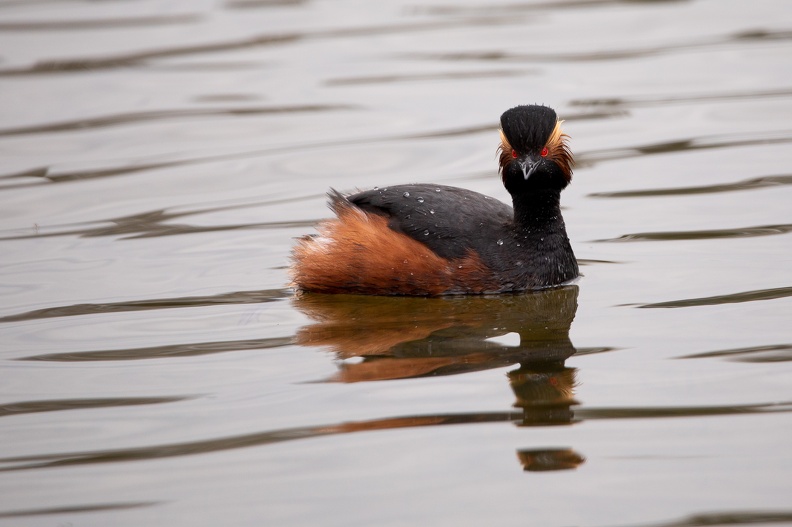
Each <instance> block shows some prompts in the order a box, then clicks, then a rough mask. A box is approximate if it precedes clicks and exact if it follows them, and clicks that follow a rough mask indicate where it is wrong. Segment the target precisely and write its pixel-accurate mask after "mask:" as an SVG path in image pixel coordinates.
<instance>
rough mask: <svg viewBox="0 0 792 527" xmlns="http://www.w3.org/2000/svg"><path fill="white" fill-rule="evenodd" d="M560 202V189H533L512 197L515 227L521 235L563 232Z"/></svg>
mask: <svg viewBox="0 0 792 527" xmlns="http://www.w3.org/2000/svg"><path fill="white" fill-rule="evenodd" d="M560 202H561V190H560V189H541V190H536V189H534V190H532V191H531V192H526V193H520V194H517V195H513V196H512V204H513V206H514V224H515V227H517V230H518V231H520V232H522V233H523V234H530V233H541V232H544V233H551V232H558V230H561V231H565V228H564V219H563V218H562V217H561V204H560Z"/></svg>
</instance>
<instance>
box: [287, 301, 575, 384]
mask: <svg viewBox="0 0 792 527" xmlns="http://www.w3.org/2000/svg"><path fill="white" fill-rule="evenodd" d="M577 295H578V288H577V286H566V287H562V288H556V289H547V290H542V291H535V292H532V293H526V294H521V295H500V296H475V297H441V298H408V297H398V298H393V297H375V296H347V295H311V294H306V295H301V296H297V297H295V298H294V301H293V302H294V305H295V307H296V308H297V309H299V310H300V311H302V312H303V313H305V314H306V315H308V316H309V317H310V318H312V319H313V320H315V321H316V322H315V323H313V324H310V325H307V326H305V327H303V328H301V329H300V330H299V332H298V333H297V342H298V343H299V344H301V345H304V346H326V347H328V348H329V349H330V350H332V351H334V352H335V353H336V355H337V356H338V358H340V359H349V358H352V357H361V358H363V361H362V362H358V363H351V362H344V363H342V364H341V365H340V371H339V373H338V375H337V376H335V377H334V378H333V379H332V380H336V381H342V382H357V381H372V380H385V379H400V378H409V377H420V376H424V375H443V374H451V373H459V372H465V371H475V370H486V369H491V368H498V367H505V366H509V365H511V364H515V363H560V362H563V361H564V360H565V359H566V358H567V357H569V356H570V355H572V354H574V353H575V348H574V347H573V346H572V342H571V341H570V340H569V327H570V325H571V323H572V320H573V319H574V317H575V310H576V309H577ZM504 336H506V338H504ZM510 337H514V338H513V339H511V338H510ZM509 340H513V341H514V342H508V341H509ZM503 341H507V342H503Z"/></svg>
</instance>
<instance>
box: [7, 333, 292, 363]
mask: <svg viewBox="0 0 792 527" xmlns="http://www.w3.org/2000/svg"><path fill="white" fill-rule="evenodd" d="M292 344H294V338H293V337H270V338H261V339H248V340H226V341H218V342H189V343H187V344H169V345H165V346H151V347H147V348H127V349H112V350H97V351H74V352H66V353H46V354H42V355H32V356H30V357H21V358H19V359H16V360H21V361H44V362H104V361H127V360H149V359H172V358H174V357H196V356H199V355H210V354H214V353H225V352H228V351H248V350H258V349H272V348H280V347H283V346H290V345H292Z"/></svg>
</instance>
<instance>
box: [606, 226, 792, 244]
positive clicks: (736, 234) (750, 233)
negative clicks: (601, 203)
mask: <svg viewBox="0 0 792 527" xmlns="http://www.w3.org/2000/svg"><path fill="white" fill-rule="evenodd" d="M788 232H792V224H781V225H759V226H755V227H737V228H733V229H708V230H699V231H666V232H638V233H634V234H624V235H622V236H619V237H618V238H606V239H602V240H594V241H595V242H645V241H653V242H667V241H683V240H719V239H723V238H753V237H756V236H774V235H776V234H786V233H788Z"/></svg>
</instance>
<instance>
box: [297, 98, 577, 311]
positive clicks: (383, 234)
mask: <svg viewBox="0 0 792 527" xmlns="http://www.w3.org/2000/svg"><path fill="white" fill-rule="evenodd" d="M566 138H567V136H566V135H565V134H563V133H562V132H561V129H560V122H559V121H557V120H556V115H555V112H554V111H553V110H552V109H550V108H547V107H544V106H518V107H516V108H512V109H511V110H508V111H507V112H505V113H504V114H503V116H501V145H500V148H499V150H500V169H501V173H502V177H503V183H504V185H505V187H506V189H507V190H508V191H509V193H510V194H511V195H512V202H513V205H514V207H509V206H508V205H505V204H504V203H501V202H500V201H498V200H496V199H494V198H490V197H488V196H484V195H482V194H479V193H477V192H472V191H470V190H465V189H461V188H456V187H448V186H443V185H428V184H417V185H397V186H392V187H387V188H381V189H373V190H368V191H365V192H360V193H357V194H353V195H351V196H343V195H341V194H339V193H337V192H331V194H330V207H331V208H332V209H333V211H334V212H335V213H336V215H337V218H335V219H332V220H328V221H325V222H323V223H322V224H321V225H320V226H319V235H318V236H314V237H305V238H303V239H302V240H301V241H300V243H299V244H298V245H297V246H296V247H295V249H294V254H293V265H292V269H291V272H292V277H293V282H294V285H295V286H296V287H297V288H298V289H299V290H303V291H314V292H320V293H357V294H373V295H425V296H434V295H446V294H483V293H505V292H515V291H524V290H527V289H533V288H540V287H548V286H553V285H559V284H562V283H564V282H568V281H570V280H572V279H574V278H575V277H577V276H578V265H577V261H576V260H575V256H574V253H573V252H572V247H571V245H570V243H569V239H568V238H567V234H566V228H565V226H564V220H563V218H562V217H561V209H560V205H559V200H560V194H561V190H563V189H564V188H565V187H566V185H567V184H568V183H569V181H570V180H571V175H572V170H571V167H572V156H571V154H570V152H569V150H568V148H567V145H566Z"/></svg>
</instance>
